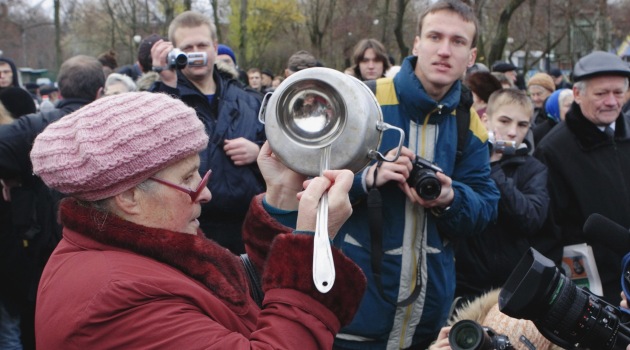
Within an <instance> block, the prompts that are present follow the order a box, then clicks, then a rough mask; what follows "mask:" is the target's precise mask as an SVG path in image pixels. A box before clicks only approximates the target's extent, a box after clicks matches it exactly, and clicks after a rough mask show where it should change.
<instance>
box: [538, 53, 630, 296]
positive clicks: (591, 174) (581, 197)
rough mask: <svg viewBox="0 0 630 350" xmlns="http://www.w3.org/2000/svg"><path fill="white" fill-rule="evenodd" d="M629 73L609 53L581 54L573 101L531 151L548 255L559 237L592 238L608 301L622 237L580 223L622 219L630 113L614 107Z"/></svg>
mask: <svg viewBox="0 0 630 350" xmlns="http://www.w3.org/2000/svg"><path fill="white" fill-rule="evenodd" d="M629 77H630V68H628V65H627V64H626V63H625V62H623V61H622V60H621V58H619V57H617V56H615V55H614V54H611V53H607V52H603V51H595V52H592V53H590V54H588V55H586V56H584V57H582V58H581V59H580V60H579V61H578V62H577V64H576V65H575V68H574V70H573V79H574V81H575V84H574V85H573V94H574V96H575V102H573V104H572V105H571V108H570V109H569V111H568V113H567V115H566V118H565V121H564V122H561V123H560V124H558V125H557V126H556V127H555V128H553V129H552V130H551V131H550V132H549V133H548V134H547V136H545V138H543V139H542V141H541V142H540V144H539V145H537V147H536V151H535V153H534V155H535V156H536V157H537V158H539V159H540V160H541V161H542V162H543V163H545V164H546V165H547V167H548V169H549V177H548V184H547V186H548V189H549V196H550V199H551V207H550V213H549V222H548V225H547V230H548V232H547V233H548V234H549V235H555V237H556V238H557V239H558V243H557V244H558V245H557V247H556V248H558V249H557V256H556V257H555V258H556V259H557V260H559V259H560V256H561V254H562V247H563V246H566V245H572V244H577V243H587V244H589V245H590V246H592V248H593V254H594V256H595V262H596V264H597V270H598V271H599V276H600V279H601V283H602V287H603V292H604V293H603V294H604V295H603V296H604V299H605V300H606V301H608V302H609V303H611V304H613V305H618V304H619V301H620V296H619V288H620V287H619V278H620V276H621V269H620V266H621V258H622V257H623V254H625V250H627V249H628V248H627V247H619V248H617V249H614V248H616V247H618V246H619V245H620V244H619V242H622V240H615V239H614V238H607V237H610V235H606V232H604V234H600V233H599V232H588V231H583V229H582V227H583V226H584V223H585V221H586V219H587V218H588V217H589V216H590V215H591V214H593V213H599V214H601V215H603V216H605V217H606V218H608V219H610V220H612V221H614V222H616V223H618V224H619V225H621V226H623V227H625V228H628V227H630V215H628V214H629V213H630V176H628V174H630V113H625V114H624V113H622V105H623V102H624V94H625V93H626V91H628V78H629ZM593 236H597V237H595V238H593ZM622 239H623V238H622ZM617 241H619V242H617Z"/></svg>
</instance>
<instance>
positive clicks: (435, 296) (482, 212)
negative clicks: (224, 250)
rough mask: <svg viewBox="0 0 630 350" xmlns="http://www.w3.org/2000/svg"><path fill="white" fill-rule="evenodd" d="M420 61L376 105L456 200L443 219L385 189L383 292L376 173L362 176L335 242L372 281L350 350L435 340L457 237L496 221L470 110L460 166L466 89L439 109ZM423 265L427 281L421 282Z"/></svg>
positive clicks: (484, 149)
mask: <svg viewBox="0 0 630 350" xmlns="http://www.w3.org/2000/svg"><path fill="white" fill-rule="evenodd" d="M416 61H417V57H408V58H407V59H405V61H404V62H403V65H402V67H401V70H400V72H399V73H398V74H397V75H396V76H395V77H394V78H393V79H392V78H383V79H379V80H377V88H376V97H377V99H378V101H379V103H380V105H381V108H382V111H383V116H384V121H385V122H387V123H389V124H392V125H395V126H398V127H400V128H403V130H404V131H405V146H406V147H408V148H410V149H411V150H412V151H414V152H415V153H416V154H418V155H420V156H422V157H423V158H425V159H427V160H429V161H432V162H434V163H436V164H437V165H438V166H439V167H441V168H442V169H443V170H444V173H445V174H446V175H448V176H449V177H451V178H452V180H453V185H452V186H453V190H454V192H455V197H454V200H453V203H452V204H451V205H450V208H449V209H448V210H447V211H445V212H444V213H443V214H442V215H441V216H439V217H437V216H436V215H434V214H432V213H431V211H430V210H426V209H425V208H423V207H421V206H417V205H416V206H413V205H411V203H410V202H409V201H408V200H407V199H406V196H405V194H404V193H403V192H402V191H400V189H399V188H398V186H397V185H396V184H394V183H389V184H386V185H384V186H382V187H380V188H379V190H380V193H381V195H382V197H383V208H382V210H383V226H382V236H383V239H382V249H383V257H382V261H381V269H382V274H381V279H382V285H383V291H384V294H385V296H382V295H381V294H380V293H379V291H378V289H377V287H376V284H375V280H374V275H373V273H372V268H371V264H370V257H371V253H370V252H371V243H370V228H369V224H368V215H369V214H368V210H367V205H366V198H367V189H366V187H365V174H366V172H367V169H366V170H364V171H363V172H361V173H359V174H357V175H356V176H355V182H354V185H353V188H352V190H351V197H352V198H351V199H352V200H353V201H354V202H356V203H357V204H356V205H355V206H354V211H353V214H352V216H351V218H350V219H349V220H348V221H347V222H346V224H345V225H344V226H343V227H342V228H341V230H340V231H339V233H338V235H337V236H336V237H335V244H336V245H337V246H339V247H341V248H342V250H343V252H344V253H345V254H346V255H347V256H348V257H350V258H351V259H352V260H353V261H355V262H356V263H357V264H359V266H361V268H362V269H363V271H364V272H365V274H366V276H367V279H368V290H367V292H366V293H365V295H364V297H363V301H362V303H361V306H360V308H359V311H358V312H357V314H356V316H355V318H354V320H353V321H352V323H351V324H350V325H349V326H347V327H345V328H344V329H342V330H341V334H340V335H338V336H337V339H336V345H338V346H341V347H342V348H348V349H386V348H387V349H398V348H406V347H409V346H411V345H416V344H421V343H425V342H428V341H431V340H434V339H435V337H436V336H437V334H438V332H439V330H440V328H441V327H442V326H444V325H445V323H446V319H447V317H448V314H449V309H450V307H451V304H452V302H453V297H454V292H455V262H454V252H453V244H452V243H451V242H450V240H452V239H457V238H463V237H466V236H470V235H476V234H479V233H481V232H483V231H484V229H485V228H486V226H487V224H488V223H489V222H491V221H494V220H496V216H497V203H498V201H499V192H498V190H497V188H496V186H495V184H494V182H493V181H492V180H491V178H490V164H489V155H488V145H487V132H486V130H485V128H484V127H483V125H482V124H481V122H480V120H479V117H478V115H477V114H476V112H475V111H474V110H472V109H471V116H470V127H469V131H468V137H467V140H466V145H465V147H464V148H463V151H464V152H463V155H462V157H461V159H459V160H458V161H457V162H456V159H455V154H456V148H457V122H456V118H455V108H456V107H457V105H458V103H459V101H460V95H461V83H460V82H459V81H457V82H456V83H455V84H454V85H453V86H452V87H451V89H450V90H449V91H448V93H447V94H446V95H445V97H444V98H443V99H442V100H441V101H439V102H436V101H434V100H432V99H431V98H430V97H429V96H428V95H427V93H426V92H425V90H424V88H423V87H422V84H421V83H420V81H419V80H418V79H417V77H416V75H415V73H414V67H415V64H416ZM397 143H398V135H397V134H396V133H394V132H385V133H384V135H383V139H382V142H381V145H380V151H381V152H382V153H385V152H386V151H387V150H390V149H392V148H394V147H396V145H397ZM418 267H419V268H420V276H421V281H420V283H417V278H416V276H417V275H418V274H417V272H418ZM416 284H418V288H421V289H420V295H419V297H418V298H417V299H416V301H415V302H413V303H412V304H411V305H410V306H408V307H396V305H395V302H396V301H401V300H404V299H406V298H407V297H408V296H409V295H410V294H411V293H412V291H413V289H414V288H415V287H416Z"/></svg>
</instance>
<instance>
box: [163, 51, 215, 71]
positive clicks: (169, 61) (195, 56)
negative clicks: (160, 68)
mask: <svg viewBox="0 0 630 350" xmlns="http://www.w3.org/2000/svg"><path fill="white" fill-rule="evenodd" d="M207 64H208V55H207V54H206V53H205V52H190V53H185V52H183V51H181V50H179V49H173V50H171V51H170V52H169V53H168V55H167V56H166V65H167V66H168V68H169V69H184V68H186V66H191V67H202V66H205V65H207Z"/></svg>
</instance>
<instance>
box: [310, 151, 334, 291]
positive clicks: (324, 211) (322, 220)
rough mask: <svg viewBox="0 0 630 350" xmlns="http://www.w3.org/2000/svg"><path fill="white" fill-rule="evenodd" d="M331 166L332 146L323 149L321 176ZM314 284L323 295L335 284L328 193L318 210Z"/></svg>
mask: <svg viewBox="0 0 630 350" xmlns="http://www.w3.org/2000/svg"><path fill="white" fill-rule="evenodd" d="M329 166H330V146H326V147H324V148H322V154H321V159H320V175H323V173H324V170H328V168H329ZM313 282H315V287H316V288H317V290H319V291H320V292H321V293H328V291H330V289H331V288H332V286H333V284H334V283H335V263H334V261H333V256H332V250H331V249H330V239H329V237H328V192H326V193H324V195H323V196H322V198H321V199H320V202H319V207H318V208H317V224H316V226H315V239H314V242H313Z"/></svg>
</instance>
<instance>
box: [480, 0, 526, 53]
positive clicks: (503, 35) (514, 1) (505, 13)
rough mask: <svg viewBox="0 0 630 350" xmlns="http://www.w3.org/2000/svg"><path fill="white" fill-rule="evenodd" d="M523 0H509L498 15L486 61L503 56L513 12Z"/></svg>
mask: <svg viewBox="0 0 630 350" xmlns="http://www.w3.org/2000/svg"><path fill="white" fill-rule="evenodd" d="M524 2H525V0H509V1H508V3H507V4H506V5H505V7H504V8H503V10H502V11H501V14H500V15H499V22H498V24H497V28H496V31H495V33H496V34H495V36H494V38H492V41H491V43H490V53H489V54H488V59H487V61H486V62H487V63H490V64H492V62H495V61H498V60H500V59H501V58H502V57H503V50H504V49H505V43H506V42H507V38H508V28H509V25H510V20H511V18H512V15H513V14H514V12H515V11H516V10H517V9H518V8H519V7H520V6H521V5H522V4H523V3H524ZM534 2H535V1H534Z"/></svg>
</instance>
